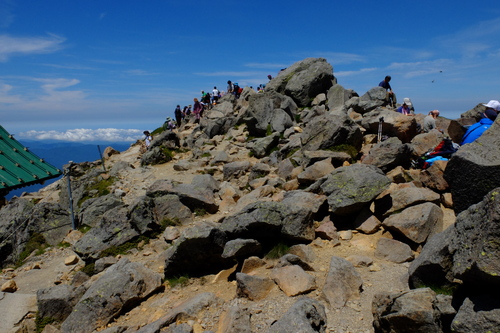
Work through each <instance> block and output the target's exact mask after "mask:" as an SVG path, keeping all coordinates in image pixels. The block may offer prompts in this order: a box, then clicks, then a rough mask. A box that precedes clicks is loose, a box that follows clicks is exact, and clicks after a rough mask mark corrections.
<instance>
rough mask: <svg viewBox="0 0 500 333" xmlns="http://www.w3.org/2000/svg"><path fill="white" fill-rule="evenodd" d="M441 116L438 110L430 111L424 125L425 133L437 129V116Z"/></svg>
mask: <svg viewBox="0 0 500 333" xmlns="http://www.w3.org/2000/svg"><path fill="white" fill-rule="evenodd" d="M438 116H439V111H438V110H432V111H429V114H428V115H427V116H426V117H425V118H424V126H423V130H424V132H425V133H429V132H430V131H432V130H433V129H437V127H436V118H437V117H438Z"/></svg>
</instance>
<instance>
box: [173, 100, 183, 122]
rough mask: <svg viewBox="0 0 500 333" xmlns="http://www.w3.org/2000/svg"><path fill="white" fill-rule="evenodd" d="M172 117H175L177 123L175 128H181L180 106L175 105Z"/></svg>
mask: <svg viewBox="0 0 500 333" xmlns="http://www.w3.org/2000/svg"><path fill="white" fill-rule="evenodd" d="M174 116H175V121H176V122H177V127H181V122H182V110H181V106H180V105H177V107H176V108H175V111H174Z"/></svg>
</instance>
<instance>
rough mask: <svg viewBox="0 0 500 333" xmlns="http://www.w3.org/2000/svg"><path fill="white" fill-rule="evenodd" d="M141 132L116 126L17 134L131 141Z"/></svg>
mask: <svg viewBox="0 0 500 333" xmlns="http://www.w3.org/2000/svg"><path fill="white" fill-rule="evenodd" d="M141 136H142V132H141V131H140V130H137V129H117V128H98V129H87V128H76V129H70V130H67V131H64V132H59V131H27V132H21V133H19V134H18V135H17V137H18V138H19V139H30V140H60V141H72V142H88V141H97V142H102V141H104V142H121V141H124V142H133V141H136V140H138V139H140V138H141Z"/></svg>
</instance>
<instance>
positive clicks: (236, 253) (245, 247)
mask: <svg viewBox="0 0 500 333" xmlns="http://www.w3.org/2000/svg"><path fill="white" fill-rule="evenodd" d="M261 251H262V246H261V245H260V243H259V242H258V241H256V240H254V239H241V238H238V239H234V240H230V241H229V242H227V243H226V245H224V252H223V253H222V258H236V257H247V256H251V255H258V254H260V252H261Z"/></svg>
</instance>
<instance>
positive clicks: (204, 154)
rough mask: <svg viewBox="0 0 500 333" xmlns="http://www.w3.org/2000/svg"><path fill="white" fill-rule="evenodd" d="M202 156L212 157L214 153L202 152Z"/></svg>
mask: <svg viewBox="0 0 500 333" xmlns="http://www.w3.org/2000/svg"><path fill="white" fill-rule="evenodd" d="M201 157H212V154H210V153H208V152H207V153H203V154H201Z"/></svg>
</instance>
